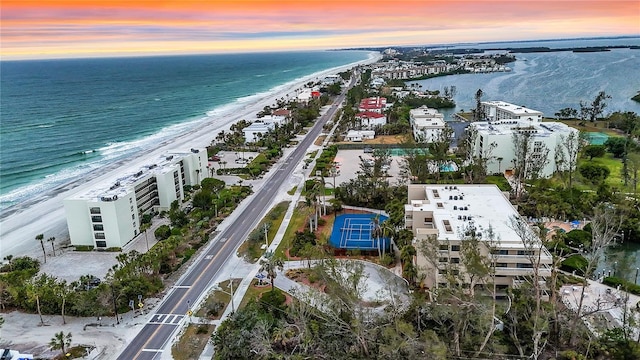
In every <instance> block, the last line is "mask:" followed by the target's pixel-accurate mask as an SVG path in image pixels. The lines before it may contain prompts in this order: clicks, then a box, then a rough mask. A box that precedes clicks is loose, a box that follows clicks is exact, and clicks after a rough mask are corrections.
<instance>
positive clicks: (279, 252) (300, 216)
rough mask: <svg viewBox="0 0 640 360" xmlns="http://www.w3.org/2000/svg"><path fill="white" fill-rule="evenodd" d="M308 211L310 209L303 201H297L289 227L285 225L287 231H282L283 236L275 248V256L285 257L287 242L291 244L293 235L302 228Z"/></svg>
mask: <svg viewBox="0 0 640 360" xmlns="http://www.w3.org/2000/svg"><path fill="white" fill-rule="evenodd" d="M309 211H310V209H309V208H308V207H307V205H306V204H305V203H304V202H299V203H298V206H297V207H296V209H295V210H294V212H293V216H292V217H291V220H290V221H289V227H287V231H286V232H285V233H284V237H283V238H282V241H281V242H280V245H278V248H277V249H276V252H275V255H276V256H280V257H282V258H284V259H286V255H285V250H286V249H287V248H288V247H289V244H291V240H293V238H294V237H295V234H296V231H298V230H300V229H302V228H304V225H305V222H306V221H307V216H308V214H309Z"/></svg>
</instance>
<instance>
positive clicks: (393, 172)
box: [325, 150, 403, 186]
mask: <svg viewBox="0 0 640 360" xmlns="http://www.w3.org/2000/svg"><path fill="white" fill-rule="evenodd" d="M372 155H373V154H372V153H365V152H364V151H363V150H339V151H338V153H337V154H336V157H335V161H336V162H337V163H338V164H337V167H338V175H337V176H336V179H335V180H336V182H335V183H336V186H340V184H342V183H343V182H347V181H349V180H350V179H353V178H355V177H356V176H357V172H358V171H360V164H361V162H362V160H361V159H365V160H367V159H371V160H373V156H372ZM402 162H403V157H402V156H391V164H389V169H388V170H387V173H388V174H389V177H390V178H389V180H390V181H391V183H395V181H396V179H398V178H399V177H400V164H401V163H402ZM325 181H326V182H327V184H332V183H333V177H327V178H325Z"/></svg>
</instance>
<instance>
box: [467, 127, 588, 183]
mask: <svg viewBox="0 0 640 360" xmlns="http://www.w3.org/2000/svg"><path fill="white" fill-rule="evenodd" d="M469 127H470V128H475V129H476V130H477V133H478V135H477V137H476V141H475V147H474V156H476V157H484V158H487V173H489V174H494V173H502V172H503V171H505V170H510V169H513V166H514V160H515V158H516V151H515V150H516V149H515V146H514V133H516V132H519V133H526V134H527V135H529V137H528V139H529V140H528V141H529V142H530V143H529V149H530V150H529V151H530V152H531V156H532V157H533V158H535V157H536V156H538V157H542V156H544V155H545V153H546V150H545V149H548V150H549V152H548V154H547V162H546V164H545V165H544V166H543V167H542V168H541V169H540V172H539V174H538V176H540V177H550V176H552V175H553V173H554V171H556V170H565V167H566V164H567V163H568V162H567V161H564V162H563V163H561V164H556V161H555V159H556V158H557V157H556V155H560V154H556V152H557V151H562V157H563V158H564V159H568V157H569V154H568V151H567V149H566V148H565V147H564V146H563V145H562V144H563V143H565V140H566V139H567V137H568V136H569V135H570V134H571V133H575V135H576V136H577V135H578V130H577V129H574V128H572V127H570V126H567V125H566V124H563V123H559V122H531V121H529V120H522V119H509V120H499V121H479V122H474V123H471V124H470V125H469Z"/></svg>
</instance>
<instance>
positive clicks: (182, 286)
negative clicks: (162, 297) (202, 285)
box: [173, 285, 191, 289]
mask: <svg viewBox="0 0 640 360" xmlns="http://www.w3.org/2000/svg"><path fill="white" fill-rule="evenodd" d="M173 288H174V289H190V288H191V286H190V285H173Z"/></svg>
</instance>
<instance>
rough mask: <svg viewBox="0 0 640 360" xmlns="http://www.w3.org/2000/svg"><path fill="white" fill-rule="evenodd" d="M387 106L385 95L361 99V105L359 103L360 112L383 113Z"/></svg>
mask: <svg viewBox="0 0 640 360" xmlns="http://www.w3.org/2000/svg"><path fill="white" fill-rule="evenodd" d="M386 106H387V98H383V97H379V96H376V97H371V98H365V99H362V100H361V101H360V105H358V111H360V112H368V111H371V112H376V113H380V114H381V113H382V112H383V111H384V109H385V108H386Z"/></svg>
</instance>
